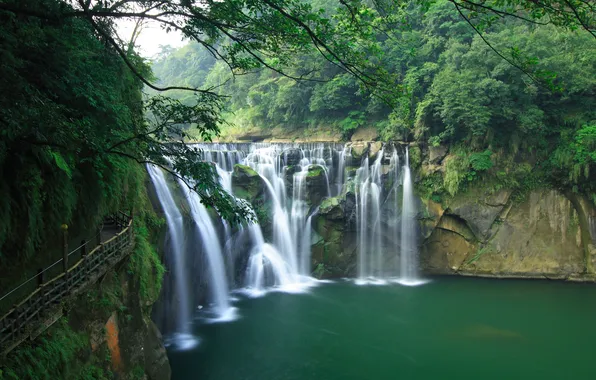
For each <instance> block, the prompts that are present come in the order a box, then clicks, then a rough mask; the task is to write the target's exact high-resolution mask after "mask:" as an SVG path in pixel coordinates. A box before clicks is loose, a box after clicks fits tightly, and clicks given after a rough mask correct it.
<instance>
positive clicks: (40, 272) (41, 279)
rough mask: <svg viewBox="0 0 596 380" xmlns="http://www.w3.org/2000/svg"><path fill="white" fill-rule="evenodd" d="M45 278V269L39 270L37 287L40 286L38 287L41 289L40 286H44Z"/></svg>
mask: <svg viewBox="0 0 596 380" xmlns="http://www.w3.org/2000/svg"><path fill="white" fill-rule="evenodd" d="M44 277H45V276H44V273H43V268H39V269H38V270H37V286H38V287H39V286H42V285H43V283H44V282H45V281H44Z"/></svg>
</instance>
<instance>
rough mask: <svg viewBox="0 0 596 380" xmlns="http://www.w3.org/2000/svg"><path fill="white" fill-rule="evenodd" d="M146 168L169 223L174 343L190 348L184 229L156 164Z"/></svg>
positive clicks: (192, 342) (164, 179)
mask: <svg viewBox="0 0 596 380" xmlns="http://www.w3.org/2000/svg"><path fill="white" fill-rule="evenodd" d="M147 171H148V172H149V176H150V177H151V181H152V182H153V184H154V186H155V191H156V193H157V198H158V199H159V203H160V204H161V207H162V209H163V211H164V214H165V217H166V223H167V225H168V236H169V238H170V245H169V246H170V252H171V253H172V256H173V259H174V260H173V261H174V268H173V269H174V270H173V271H172V276H173V277H174V284H175V292H176V295H177V296H178V302H177V306H178V310H176V333H177V336H176V344H177V345H179V346H180V347H181V348H191V347H193V346H194V345H195V342H194V339H192V338H191V337H190V336H189V333H190V317H191V314H190V307H189V306H190V299H191V298H190V296H189V289H188V284H189V283H188V277H187V273H186V270H185V262H184V236H183V234H184V229H183V221H182V214H180V211H179V210H178V207H176V203H175V202H174V198H173V197H172V194H171V192H170V189H169V187H168V184H167V182H166V178H165V176H164V174H163V172H162V171H161V169H159V168H158V167H156V166H154V165H147Z"/></svg>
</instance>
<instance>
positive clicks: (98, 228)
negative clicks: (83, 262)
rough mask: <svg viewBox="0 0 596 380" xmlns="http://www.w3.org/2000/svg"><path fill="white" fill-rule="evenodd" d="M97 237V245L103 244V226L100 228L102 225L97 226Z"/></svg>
mask: <svg viewBox="0 0 596 380" xmlns="http://www.w3.org/2000/svg"><path fill="white" fill-rule="evenodd" d="M95 237H96V238H97V244H96V245H100V244H101V228H100V226H97V235H96V236H95Z"/></svg>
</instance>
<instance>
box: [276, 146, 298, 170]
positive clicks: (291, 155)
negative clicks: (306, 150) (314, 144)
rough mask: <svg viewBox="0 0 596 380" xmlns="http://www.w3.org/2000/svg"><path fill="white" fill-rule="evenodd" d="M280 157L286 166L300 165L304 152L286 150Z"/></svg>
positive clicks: (291, 149)
mask: <svg viewBox="0 0 596 380" xmlns="http://www.w3.org/2000/svg"><path fill="white" fill-rule="evenodd" d="M279 157H280V158H281V160H282V163H283V164H284V165H286V166H290V165H298V164H299V163H300V160H301V159H302V151H301V150H300V149H298V148H290V149H286V150H284V151H283V152H281V153H280V154H279Z"/></svg>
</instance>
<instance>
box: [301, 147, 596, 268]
mask: <svg viewBox="0 0 596 380" xmlns="http://www.w3.org/2000/svg"><path fill="white" fill-rule="evenodd" d="M379 149H380V143H378V142H372V143H369V142H361V141H360V142H352V143H351V156H352V163H355V162H360V160H361V159H362V158H363V157H367V155H368V157H369V160H370V159H372V158H374V157H375V154H376V152H378V151H379ZM447 154H448V149H447V148H446V147H437V148H431V149H428V150H424V151H421V150H420V149H418V148H417V147H414V146H411V147H410V160H411V162H412V166H413V170H414V171H415V172H416V173H417V175H416V181H418V182H421V181H422V176H421V173H441V172H444V171H445V161H446V160H445V158H446V157H448V155H447ZM355 169H356V166H349V165H348V166H346V173H347V180H346V183H345V184H344V189H343V191H342V193H341V194H340V195H339V196H337V197H335V198H331V199H326V200H323V201H322V203H321V204H320V208H319V212H318V214H317V215H316V217H315V218H314V220H313V230H314V231H315V232H316V233H315V234H314V236H313V241H312V268H313V270H314V274H315V275H316V276H318V277H344V276H354V275H355V274H356V268H357V260H358V246H357V237H356V226H355V220H354V219H355V207H356V205H355V202H356V199H355V192H354V183H353V177H354V171H355ZM382 170H383V173H384V174H386V169H385V168H384V166H383V168H382ZM382 178H383V181H384V188H385V189H390V188H391V187H392V185H393V184H392V183H391V182H390V181H391V178H390V176H387V175H384V176H383V177H382ZM397 191H398V192H399V191H400V190H399V189H398V190H397ZM513 194H514V190H513V189H508V188H500V189H499V190H495V189H494V187H493V186H491V185H490V184H487V183H483V181H476V182H474V183H472V184H471V185H470V186H468V187H467V188H466V190H464V191H461V192H459V193H457V194H456V195H455V196H453V197H445V198H444V199H442V203H438V202H434V201H433V200H432V199H426V198H428V197H425V196H424V195H423V194H419V198H418V200H419V202H418V204H417V205H416V206H417V210H418V215H417V219H418V222H419V223H418V224H419V225H418V237H419V252H420V256H419V259H420V270H421V271H422V272H425V273H429V274H460V275H475V276H495V277H537V278H558V279H573V280H594V279H595V274H594V273H595V272H594V267H595V266H596V248H595V246H596V207H595V206H594V205H593V204H592V203H591V202H590V201H589V200H588V199H587V198H585V197H583V196H581V195H578V194H575V193H571V192H565V193H562V192H560V191H559V190H556V189H552V188H545V187H543V188H537V189H535V190H533V191H531V192H528V193H527V194H525V196H523V197H519V196H518V197H513V196H512V195H513ZM398 196H400V197H401V194H399V193H398ZM390 201H391V200H390V199H389V198H387V199H386V200H384V201H383V204H382V206H381V207H382V209H381V212H382V220H381V223H382V224H383V225H384V230H385V231H392V228H395V226H398V225H399V223H400V220H399V211H397V214H396V211H395V210H393V209H392V207H391V205H390ZM399 244H400V242H399V238H398V237H397V236H395V235H392V234H387V236H383V237H382V250H383V255H384V259H383V265H384V267H385V268H389V269H390V268H392V266H393V265H395V264H396V262H397V260H396V257H398V255H399V250H400V247H399Z"/></svg>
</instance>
